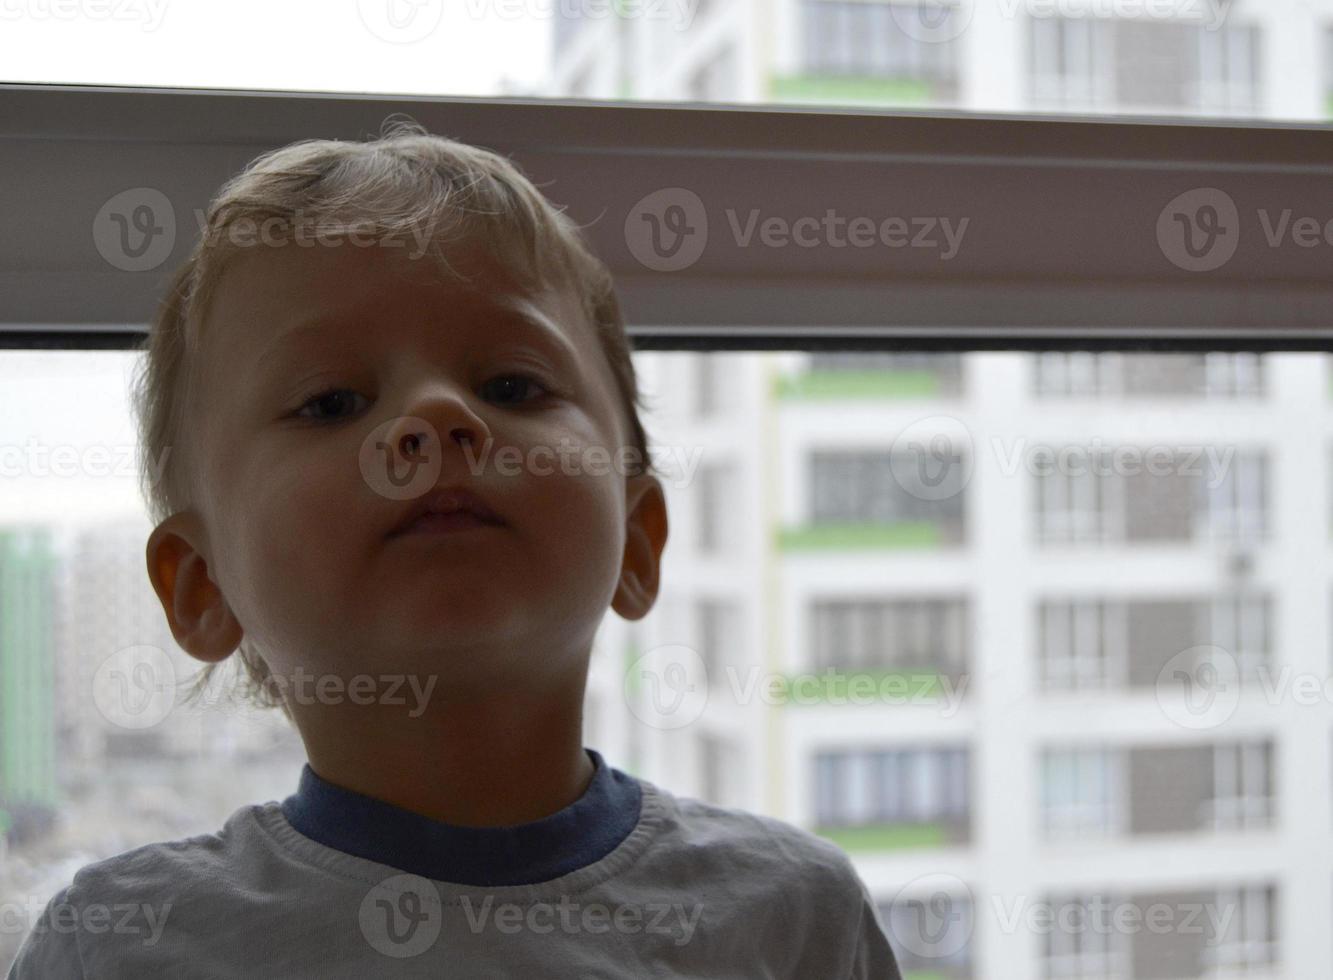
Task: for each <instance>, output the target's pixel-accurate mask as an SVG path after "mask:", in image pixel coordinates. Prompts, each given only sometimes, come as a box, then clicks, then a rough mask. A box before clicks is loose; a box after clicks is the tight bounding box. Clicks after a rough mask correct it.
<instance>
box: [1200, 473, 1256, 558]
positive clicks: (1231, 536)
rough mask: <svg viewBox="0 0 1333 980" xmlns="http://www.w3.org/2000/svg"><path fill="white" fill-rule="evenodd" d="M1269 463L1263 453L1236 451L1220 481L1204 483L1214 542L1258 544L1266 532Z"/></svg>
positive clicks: (1209, 526)
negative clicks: (1226, 541) (1217, 540)
mask: <svg viewBox="0 0 1333 980" xmlns="http://www.w3.org/2000/svg"><path fill="white" fill-rule="evenodd" d="M1266 464H1267V460H1266V458H1265V456H1264V454H1263V453H1260V452H1237V453H1236V454H1235V455H1234V456H1233V457H1232V459H1231V462H1230V465H1228V466H1227V467H1226V469H1225V470H1224V471H1223V472H1222V475H1221V479H1220V480H1213V481H1210V483H1209V484H1207V485H1204V484H1201V489H1202V490H1203V497H1204V505H1205V507H1206V511H1205V513H1206V514H1207V533H1208V534H1209V536H1211V537H1213V538H1214V539H1218V538H1221V539H1226V540H1229V541H1233V542H1238V543H1241V542H1257V541H1260V540H1262V539H1263V538H1264V536H1265V534H1266V531H1267V520H1266V514H1267V510H1268V488H1267V476H1268V472H1267V471H1268V467H1267V465H1266Z"/></svg>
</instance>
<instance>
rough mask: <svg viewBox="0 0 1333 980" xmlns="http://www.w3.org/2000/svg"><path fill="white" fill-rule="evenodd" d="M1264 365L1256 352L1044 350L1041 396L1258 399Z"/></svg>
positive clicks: (1039, 367) (1038, 374) (1040, 368)
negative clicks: (1143, 352)
mask: <svg viewBox="0 0 1333 980" xmlns="http://www.w3.org/2000/svg"><path fill="white" fill-rule="evenodd" d="M1263 367H1264V361H1263V360H1262V358H1261V356H1260V355H1258V354H1253V353H1244V352H1242V353H1228V352H1211V353H1207V354H1138V353H1121V352H1115V351H1108V352H1104V353H1094V352H1091V351H1045V352H1043V353H1042V354H1040V355H1038V356H1037V371H1036V382H1037V384H1036V393H1037V395H1038V397H1052V396H1053V397H1079V396H1082V397H1099V398H1105V397H1117V396H1120V397H1131V398H1173V397H1177V396H1186V397H1188V396H1194V397H1200V398H1202V397H1212V398H1258V397H1262V396H1263V394H1264V371H1263Z"/></svg>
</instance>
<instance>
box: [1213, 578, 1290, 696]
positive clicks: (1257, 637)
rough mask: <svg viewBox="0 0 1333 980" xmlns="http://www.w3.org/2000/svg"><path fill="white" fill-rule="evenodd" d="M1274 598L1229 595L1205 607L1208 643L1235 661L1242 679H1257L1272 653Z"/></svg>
mask: <svg viewBox="0 0 1333 980" xmlns="http://www.w3.org/2000/svg"><path fill="white" fill-rule="evenodd" d="M1272 606H1273V603H1272V599H1271V598H1270V597H1269V596H1266V595H1228V596H1224V597H1222V598H1218V599H1214V600H1213V601H1212V602H1210V603H1208V604H1207V605H1206V606H1205V607H1204V612H1205V613H1206V615H1207V617H1208V623H1207V629H1208V632H1207V633H1206V634H1205V635H1207V636H1208V637H1209V640H1207V641H1206V642H1208V643H1209V644H1211V645H1213V646H1218V647H1221V648H1222V649H1223V650H1225V651H1227V653H1229V654H1231V655H1232V656H1233V657H1235V658H1236V667H1237V669H1238V673H1239V674H1240V676H1241V677H1242V678H1244V679H1246V680H1256V679H1258V677H1259V675H1260V672H1261V671H1262V670H1263V669H1264V668H1265V667H1267V666H1268V664H1269V660H1270V653H1269V651H1271V650H1272V627H1271V625H1270V619H1271V610H1272Z"/></svg>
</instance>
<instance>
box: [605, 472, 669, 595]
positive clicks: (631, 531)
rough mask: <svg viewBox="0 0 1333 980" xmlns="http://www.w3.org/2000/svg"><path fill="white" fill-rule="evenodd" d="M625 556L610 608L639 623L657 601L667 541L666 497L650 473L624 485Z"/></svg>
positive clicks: (631, 478) (631, 479) (660, 485)
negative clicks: (637, 620) (625, 515)
mask: <svg viewBox="0 0 1333 980" xmlns="http://www.w3.org/2000/svg"><path fill="white" fill-rule="evenodd" d="M625 512H626V514H627V515H628V517H627V519H626V527H625V532H626V533H625V555H624V558H623V559H622V560H621V565H620V585H619V586H618V587H617V588H616V594H615V596H614V598H612V600H611V608H612V609H614V610H615V611H616V612H618V613H619V614H620V615H621V616H623V617H624V618H625V619H642V618H643V617H644V616H647V615H648V612H649V611H650V610H651V609H652V608H653V603H654V602H656V601H657V588H658V580H659V571H660V569H661V564H662V549H663V548H665V547H666V540H667V509H666V496H665V495H664V494H663V493H662V484H661V482H660V481H659V480H658V479H657V477H655V476H653V475H652V474H651V473H644V474H640V475H638V476H632V477H629V478H628V479H627V480H626V481H625Z"/></svg>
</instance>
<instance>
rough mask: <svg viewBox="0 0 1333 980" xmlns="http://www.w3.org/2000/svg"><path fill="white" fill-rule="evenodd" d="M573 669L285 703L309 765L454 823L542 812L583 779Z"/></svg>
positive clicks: (485, 823) (569, 795) (514, 819)
mask: <svg viewBox="0 0 1333 980" xmlns="http://www.w3.org/2000/svg"><path fill="white" fill-rule="evenodd" d="M584 681H585V677H584V676H583V675H582V674H580V675H579V676H576V677H571V678H569V679H568V680H567V681H564V682H562V683H561V685H560V688H559V689H557V690H552V689H549V688H547V689H541V690H517V691H512V692H506V693H504V694H489V695H487V696H485V697H484V698H482V697H476V696H469V697H466V698H463V697H459V698H458V699H456V700H441V699H435V700H433V701H432V702H431V703H430V704H429V706H428V708H427V710H425V711H424V712H422V713H421V714H420V715H419V716H417V717H415V718H414V717H410V716H409V713H408V712H407V711H406V710H405V709H404V708H403V707H402V706H388V705H356V704H338V705H328V704H325V705H320V704H305V705H301V704H293V705H292V711H293V716H294V718H295V720H296V724H297V727H298V729H299V730H300V732H301V737H302V739H303V740H304V742H305V746H306V754H307V756H308V757H309V762H310V768H311V769H313V770H314V771H315V774H316V775H318V776H319V777H321V778H322V779H324V780H326V781H327V782H330V783H333V784H334V785H335V786H341V787H342V788H344V789H349V790H352V791H353V792H357V793H361V794H363V795H365V796H370V797H373V798H375V799H378V800H383V801H384V802H386V803H391V804H393V805H394V806H398V807H402V808H403V809H405V810H410V811H412V812H414V813H418V814H420V815H422V816H424V817H429V818H431V819H432V820H437V821H440V822H442V823H448V824H454V825H457V826H464V827H507V826H513V825H515V824H523V823H530V822H532V821H534V820H540V819H541V818H543V817H546V816H550V815H551V814H552V813H555V812H556V811H558V810H561V809H563V808H564V807H566V806H569V805H570V804H571V803H573V802H574V801H576V800H577V799H578V798H579V797H580V796H582V795H583V792H584V791H585V790H586V789H587V787H588V783H589V782H590V781H591V779H592V775H593V764H592V760H591V759H589V758H588V755H587V753H586V752H585V751H584V750H583V712H582V705H583V693H584Z"/></svg>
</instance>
